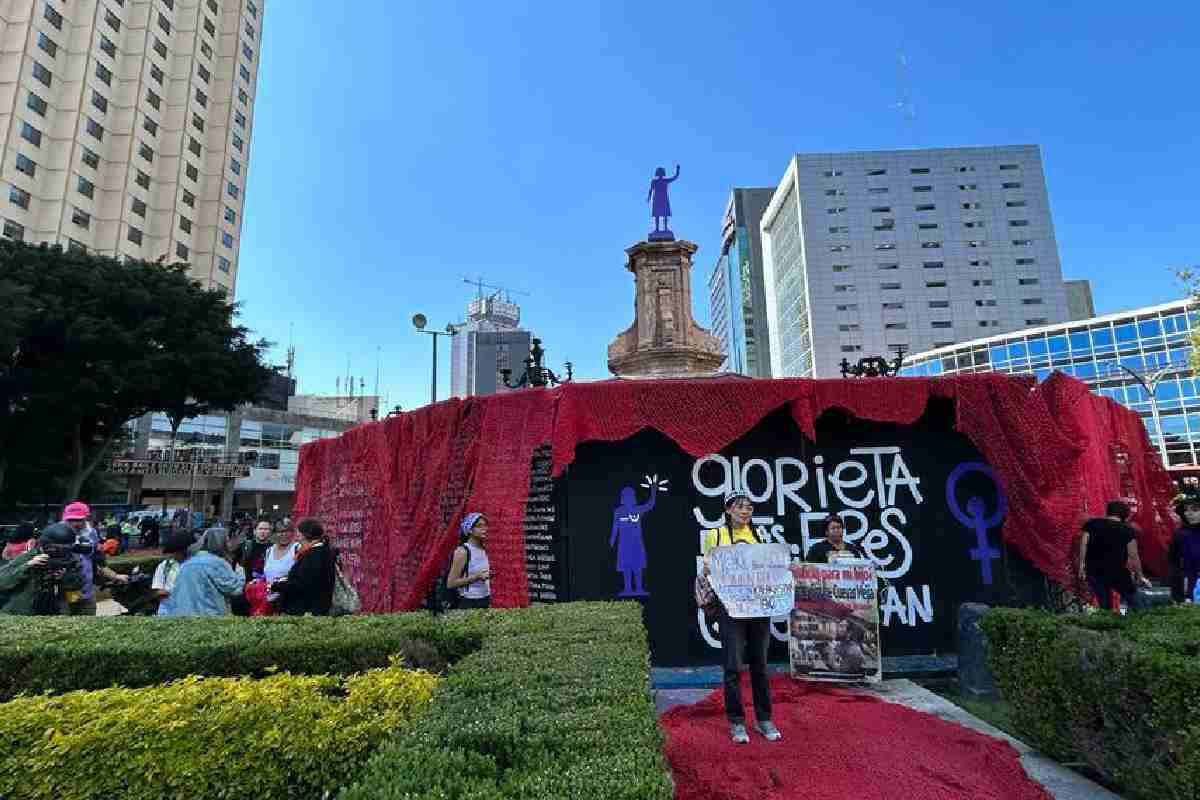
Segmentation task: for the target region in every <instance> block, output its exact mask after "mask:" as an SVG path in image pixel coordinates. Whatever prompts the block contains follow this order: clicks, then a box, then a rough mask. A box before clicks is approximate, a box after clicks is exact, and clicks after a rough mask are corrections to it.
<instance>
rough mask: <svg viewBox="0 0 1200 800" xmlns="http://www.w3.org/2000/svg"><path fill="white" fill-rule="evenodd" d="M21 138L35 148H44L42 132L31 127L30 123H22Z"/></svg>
mask: <svg viewBox="0 0 1200 800" xmlns="http://www.w3.org/2000/svg"><path fill="white" fill-rule="evenodd" d="M21 138H22V139H24V140H25V141H27V142H29V143H30V144H31V145H33V146H34V147H41V146H42V132H41V131H39V130H38V129H37V128H35V127H33V126H32V125H30V124H29V123H28V122H22V123H21Z"/></svg>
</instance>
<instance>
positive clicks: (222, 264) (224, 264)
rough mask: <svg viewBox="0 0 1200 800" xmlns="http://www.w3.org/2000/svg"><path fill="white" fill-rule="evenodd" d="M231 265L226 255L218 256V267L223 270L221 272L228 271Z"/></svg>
mask: <svg viewBox="0 0 1200 800" xmlns="http://www.w3.org/2000/svg"><path fill="white" fill-rule="evenodd" d="M229 266H230V264H229V259H228V258H226V257H225V256H217V269H219V270H221V272H225V273H228V272H229Z"/></svg>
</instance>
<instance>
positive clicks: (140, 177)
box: [133, 169, 150, 189]
mask: <svg viewBox="0 0 1200 800" xmlns="http://www.w3.org/2000/svg"><path fill="white" fill-rule="evenodd" d="M135 171H136V172H137V174H136V175H134V177H133V182H134V183H136V184H137V185H138V186H140V187H142V188H143V189H149V188H150V176H149V175H147V174H146V173H144V172H142V171H141V170H140V169H139V170H135Z"/></svg>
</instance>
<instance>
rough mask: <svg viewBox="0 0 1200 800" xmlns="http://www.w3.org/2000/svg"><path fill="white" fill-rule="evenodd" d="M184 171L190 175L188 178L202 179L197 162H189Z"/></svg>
mask: <svg viewBox="0 0 1200 800" xmlns="http://www.w3.org/2000/svg"><path fill="white" fill-rule="evenodd" d="M184 173H185V174H186V175H187V176H188V180H193V181H197V180H200V170H198V169H196V165H195V164H188V165H187V167H186V168H185V169H184Z"/></svg>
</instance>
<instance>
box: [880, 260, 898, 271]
mask: <svg viewBox="0 0 1200 800" xmlns="http://www.w3.org/2000/svg"><path fill="white" fill-rule="evenodd" d="M875 266H876V267H877V268H878V269H881V270H884V271H890V270H893V269H900V262H898V261H888V262H885V263H883V264H876V265H875Z"/></svg>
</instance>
